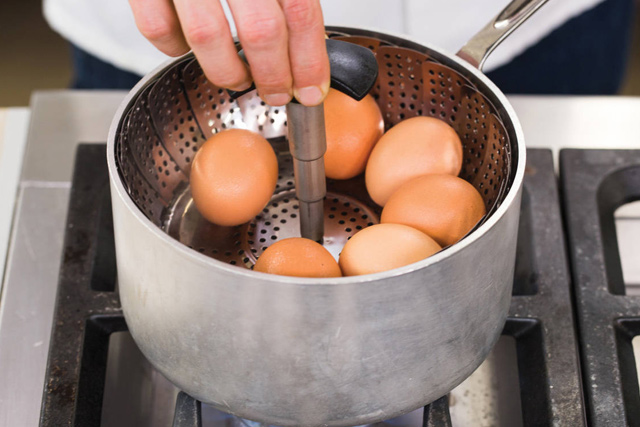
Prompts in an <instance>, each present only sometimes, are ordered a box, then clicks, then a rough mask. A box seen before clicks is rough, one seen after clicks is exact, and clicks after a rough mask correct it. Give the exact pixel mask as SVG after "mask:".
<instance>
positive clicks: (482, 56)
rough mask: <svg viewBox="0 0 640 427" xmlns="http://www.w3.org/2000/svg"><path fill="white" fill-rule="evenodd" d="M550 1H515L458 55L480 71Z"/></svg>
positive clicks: (463, 47)
mask: <svg viewBox="0 0 640 427" xmlns="http://www.w3.org/2000/svg"><path fill="white" fill-rule="evenodd" d="M547 1H548V0H513V1H512V2H511V3H509V5H508V6H507V7H505V8H504V10H503V11H502V12H500V13H499V14H498V16H496V17H495V18H493V20H492V21H491V22H489V23H488V24H487V25H486V26H485V27H484V28H483V29H482V30H480V32H478V33H477V34H476V35H475V36H473V37H472V38H471V40H469V41H468V42H467V44H465V45H464V46H462V48H461V49H460V50H459V51H458V53H457V55H458V56H459V57H460V58H462V59H464V60H465V61H467V62H469V63H470V64H471V65H473V66H474V67H476V68H478V69H479V70H481V69H482V66H483V65H484V62H485V61H486V59H487V57H488V56H489V55H490V54H491V52H493V50H494V49H495V48H496V47H497V46H498V45H499V44H500V43H501V42H502V40H504V39H505V38H506V37H507V36H508V35H509V34H511V32H512V31H513V30H515V29H516V28H518V27H519V26H520V24H522V23H523V22H524V21H526V20H527V19H529V17H530V16H531V15H533V14H534V12H536V11H537V10H538V9H540V7H542V5H544V4H545V3H546V2H547Z"/></svg>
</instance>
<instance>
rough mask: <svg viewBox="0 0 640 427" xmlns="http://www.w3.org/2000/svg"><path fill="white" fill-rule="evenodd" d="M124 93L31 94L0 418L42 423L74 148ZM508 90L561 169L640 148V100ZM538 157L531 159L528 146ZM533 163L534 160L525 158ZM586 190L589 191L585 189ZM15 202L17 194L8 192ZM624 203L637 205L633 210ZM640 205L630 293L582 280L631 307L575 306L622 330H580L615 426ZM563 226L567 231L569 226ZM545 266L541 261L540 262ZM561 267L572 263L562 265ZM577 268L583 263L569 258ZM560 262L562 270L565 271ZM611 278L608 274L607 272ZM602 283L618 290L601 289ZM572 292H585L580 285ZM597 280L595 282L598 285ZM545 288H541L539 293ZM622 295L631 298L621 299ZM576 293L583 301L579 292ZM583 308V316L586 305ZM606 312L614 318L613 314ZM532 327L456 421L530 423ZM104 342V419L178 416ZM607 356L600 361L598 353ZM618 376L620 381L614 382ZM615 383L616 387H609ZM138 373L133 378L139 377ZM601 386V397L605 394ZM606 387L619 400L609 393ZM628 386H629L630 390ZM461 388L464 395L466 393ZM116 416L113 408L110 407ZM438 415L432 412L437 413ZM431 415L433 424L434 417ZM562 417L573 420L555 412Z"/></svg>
mask: <svg viewBox="0 0 640 427" xmlns="http://www.w3.org/2000/svg"><path fill="white" fill-rule="evenodd" d="M124 95H125V92H107V91H73V92H72V91H45V92H37V93H35V94H34V96H33V97H32V101H31V120H30V124H29V132H28V138H27V148H26V154H25V159H24V166H23V168H22V175H21V180H20V186H19V188H18V193H17V197H16V204H15V214H14V223H13V226H12V232H11V241H10V244H9V248H8V257H7V264H6V270H5V272H4V277H3V282H2V290H1V291H2V294H1V295H0V426H2V427H5V426H11V427H13V426H24V427H34V426H37V425H39V423H40V421H39V418H40V413H41V406H42V404H41V400H42V390H43V383H44V377H45V369H46V368H45V364H46V360H47V356H48V353H49V343H50V336H51V324H52V318H53V309H54V303H55V299H56V292H57V289H58V273H59V270H60V265H61V263H60V254H61V252H62V246H63V240H64V239H65V237H64V231H65V227H66V224H65V221H66V220H65V218H66V216H67V210H68V209H67V208H68V200H69V195H70V192H71V191H70V186H71V185H70V177H71V173H72V169H73V167H72V163H73V158H74V154H75V150H76V146H77V144H78V143H79V142H80V141H86V142H99V141H104V139H105V137H106V134H107V130H108V128H109V124H110V122H111V119H112V117H113V115H114V113H115V110H116V108H117V107H118V105H119V103H120V102H121V100H122V98H123V97H124ZM509 100H510V102H511V103H512V105H513V107H514V109H515V111H516V113H517V114H518V118H519V120H520V122H521V124H522V127H523V130H524V134H525V136H526V144H527V146H528V147H544V148H546V147H549V148H551V149H552V152H553V154H554V160H555V164H556V172H557V167H558V162H557V159H558V156H557V154H558V151H559V150H560V149H561V148H563V147H576V148H598V147H603V148H604V147H606V148H639V147H640V144H639V143H638V141H640V127H638V126H637V117H638V116H639V115H640V98H631V97H565V96H555V97H554V96H509ZM530 157H531V158H533V156H531V155H530ZM623 157H624V156H623ZM617 161H618V162H620V161H621V160H620V159H618V160H617ZM531 165H532V164H531V162H530V163H529V166H531ZM590 167H592V166H587V168H590ZM614 168H615V167H614ZM595 169H597V168H595ZM529 172H531V171H529ZM528 177H529V175H528ZM528 179H529V178H527V180H528ZM549 182H553V183H555V179H550V180H549ZM591 185H593V184H591ZM560 193H562V194H564V195H566V194H568V193H569V191H568V190H566V189H563V188H561V189H560ZM579 197H580V196H577V198H579ZM586 197H592V196H590V195H588V194H587V196H586ZM575 198H576V196H574V199H575ZM525 199H526V195H525ZM9 203H11V201H10V200H9ZM525 203H526V201H525ZM565 204H566V200H565ZM627 207H630V208H632V209H626V208H627ZM639 207H640V204H639V203H636V204H635V207H634V206H633V204H631V205H625V206H623V207H622V208H619V209H618V210H617V211H616V214H615V217H616V229H617V246H618V247H619V249H620V252H621V260H620V261H621V264H622V270H623V276H624V277H623V279H624V284H625V286H624V291H623V293H624V294H626V295H621V294H620V293H621V292H620V286H617V289H618V290H617V291H616V290H614V291H612V290H611V289H616V286H614V287H610V285H609V284H607V285H602V284H599V285H598V281H600V283H604V282H602V277H600V278H598V279H597V280H595V279H594V280H592V282H593V283H596V285H595V286H594V287H591V288H590V287H589V286H588V283H590V282H589V281H585V279H584V277H586V276H585V273H583V276H582V278H581V283H583V284H584V288H585V289H586V290H585V291H584V292H583V293H582V295H583V296H584V295H589V294H590V293H593V292H596V291H595V289H598V288H599V290H597V292H596V295H597V296H602V295H604V296H607V295H608V296H607V297H605V298H604V299H603V301H606V302H607V304H609V301H620V302H621V303H620V304H619V305H618V307H617V308H621V307H622V306H623V305H624V304H627V306H628V308H629V310H626V311H625V310H619V309H616V310H613V311H610V312H608V313H607V310H608V309H610V308H611V305H607V304H603V306H602V307H598V303H599V301H600V300H599V299H598V298H597V297H595V296H594V297H593V298H592V299H591V300H590V302H589V305H587V306H585V307H583V308H578V305H576V307H575V311H574V312H575V313H576V315H577V319H576V320H579V319H580V318H582V317H584V316H583V315H584V312H587V313H589V312H590V311H593V312H598V313H599V314H598V315H597V316H591V317H592V318H596V317H597V318H600V324H596V323H594V324H592V325H591V326H589V325H587V326H583V324H584V322H583V321H580V322H579V324H580V325H581V328H583V329H581V330H588V329H589V328H591V327H593V329H594V330H593V331H592V333H591V335H594V336H595V335H598V334H599V335H601V336H604V337H606V336H607V334H609V335H611V336H613V337H614V340H613V342H615V343H616V344H615V345H616V347H614V348H610V347H608V344H610V343H611V342H612V340H611V339H610V338H608V340H607V341H597V340H594V341H591V342H585V341H584V340H582V342H579V344H581V349H582V354H583V359H582V366H583V371H582V375H581V379H582V380H583V382H584V385H583V389H584V395H585V396H586V404H585V409H586V410H587V413H588V414H589V425H591V424H593V423H594V422H595V421H594V419H595V418H596V417H599V419H600V420H601V421H600V424H596V425H617V424H615V423H612V424H608V423H607V418H606V417H608V416H610V414H611V413H617V416H618V418H610V419H611V420H613V419H615V420H621V419H625V420H626V421H622V423H621V424H620V425H634V423H633V418H632V417H633V416H635V412H633V409H631V410H628V409H627V405H628V404H627V403H625V408H622V409H620V406H621V405H622V403H620V401H619V397H620V395H622V396H623V399H626V400H627V401H630V402H632V403H633V399H634V398H636V397H637V391H636V390H635V388H637V382H636V376H635V374H636V372H637V371H638V368H634V367H633V363H634V361H635V355H634V352H635V354H638V352H639V351H640V338H639V336H640V333H639V331H637V330H636V329H635V328H634V327H633V325H634V322H633V320H634V319H633V317H626V316H628V315H632V314H634V313H633V312H632V307H633V306H634V301H636V300H637V297H636V296H637V295H640V262H638V255H637V254H638V253H640V249H639V248H640V209H639ZM579 210H580V208H573V212H574V213H576V212H577V213H579ZM564 211H565V215H564V218H563V219H566V217H567V216H568V215H566V212H567V211H568V209H564ZM583 214H584V215H586V216H590V215H591V216H592V217H591V219H590V222H587V223H582V224H581V225H580V227H579V228H578V229H582V230H583V231H584V230H587V231H588V232H589V233H592V234H593V233H599V232H600V231H599V230H600V227H601V225H599V224H596V222H597V221H594V220H593V213H588V212H585V213H583ZM538 215H539V219H538V220H537V221H538V223H541V222H544V221H545V218H546V216H545V215H544V214H541V213H539V214H538ZM553 216H554V215H551V219H552V221H551V224H552V227H551V229H554V228H557V227H556V226H555V225H553V223H554V221H555V220H553ZM585 227H586V228H585ZM594 230H595V231H594ZM566 231H567V230H566V229H565V233H566ZM605 235H608V236H609V237H607V238H606V239H605V238H604V237H603V239H602V240H609V241H611V239H612V238H611V235H612V233H611V231H610V229H609V231H607V230H604V231H602V236H605ZM561 236H562V232H560V234H559V235H558V236H556V239H560V238H561ZM534 237H535V236H534ZM614 238H615V237H614ZM573 239H574V237H573V236H570V240H573ZM590 240H591V239H583V243H582V244H581V245H577V246H573V243H572V246H570V247H569V248H568V251H569V253H570V254H571V255H572V263H571V264H575V263H576V259H582V258H584V259H583V260H582V262H581V263H582V265H583V266H584V265H588V261H589V260H590V259H591V257H594V254H595V255H597V254H598V252H602V249H598V246H597V245H595V249H593V248H592V249H590V250H588V251H587V252H585V253H586V254H587V257H583V252H582V251H583V250H584V249H585V248H586V246H588V245H586V246H585V243H584V242H589V241H590ZM596 240H597V239H596ZM534 241H535V239H534ZM2 243H3V242H0V244H2ZM561 244H564V243H561ZM598 244H599V243H598ZM605 247H606V248H607V249H606V251H610V245H605ZM577 248H579V249H577ZM552 252H554V251H552ZM614 253H615V252H614ZM594 259H595V260H596V261H597V262H596V263H595V264H599V265H602V263H601V261H600V260H598V256H595V257H594ZM538 267H539V266H535V265H534V269H537V268H538ZM541 267H542V268H540V270H544V268H545V267H548V265H546V264H543V265H542V266H541ZM563 268H566V265H565V266H564V267H563ZM572 268H574V270H575V267H574V266H573V265H572ZM608 268H609V267H608ZM519 269H520V267H519ZM525 270H526V269H525ZM562 271H564V272H565V273H566V270H562ZM546 273H547V276H548V277H552V278H553V277H555V271H554V270H547V271H546ZM562 274H564V273H562ZM574 275H575V271H574ZM562 280H564V279H562ZM562 280H561V281H562ZM606 280H607V283H608V281H609V280H610V279H606ZM105 282H109V280H105ZM577 282H578V280H576V283H577ZM604 288H609V289H610V290H609V291H605V292H601V290H602V289H604ZM572 290H573V291H574V293H576V294H577V292H575V290H576V289H575V286H573V287H572ZM592 290H594V291H593V292H591V291H592ZM616 292H617V293H616ZM111 294H113V293H111ZM543 295H545V297H542V296H543ZM547 296H548V294H547V291H546V290H545V289H544V287H539V288H538V291H537V293H536V295H521V296H517V295H516V296H514V300H513V304H512V312H513V308H514V306H515V305H516V304H524V305H525V306H527V305H530V306H531V307H533V305H535V303H533V302H531V301H534V300H535V298H538V297H540V298H543V299H544V298H546V297H547ZM634 298H636V299H634ZM583 299H584V298H583ZM547 301H548V300H547ZM623 301H626V302H625V303H624V304H623V303H622V302H623ZM575 302H576V303H578V298H577V299H576V301H575ZM580 310H582V312H583V314H580ZM619 313H623V314H624V316H623V317H619ZM533 314H534V315H535V313H533ZM607 318H610V319H615V320H607ZM627 320H632V321H631V322H628V321H627ZM547 324H548V322H540V323H539V325H540V326H539V327H538V329H537V330H538V331H542V335H543V336H546V333H547ZM612 324H613V326H612ZM577 326H578V322H576V323H574V325H573V327H574V328H577ZM552 329H553V328H552ZM534 330H535V328H534ZM535 334H538V332H535ZM535 334H534V335H535ZM583 335H584V334H583ZM526 336H533V335H529V334H528V333H523V334H521V335H520V336H518V337H513V336H508V335H503V337H502V338H501V339H500V341H499V342H498V344H497V346H496V347H495V349H494V350H493V352H492V354H491V355H490V356H489V358H488V359H487V361H486V362H485V363H484V364H483V365H482V366H481V367H480V368H479V369H478V371H477V372H476V373H474V375H473V376H471V377H470V378H469V379H468V380H467V381H466V382H465V383H464V384H463V385H461V386H460V387H459V388H458V389H456V390H454V392H453V393H452V394H451V395H450V396H449V399H448V401H449V403H450V412H451V418H452V422H453V425H454V426H461V425H481V426H482V425H515V426H518V425H522V421H521V420H520V419H521V418H522V416H523V412H524V407H523V406H526V403H524V402H526V401H527V399H529V398H530V397H529V396H530V395H531V394H530V393H526V394H525V393H522V391H521V390H520V383H521V382H522V381H523V378H524V377H523V376H522V375H521V374H520V372H519V370H520V369H519V368H520V365H521V363H522V362H521V360H522V359H521V355H522V352H523V350H522V348H523V347H522V345H523V344H522V343H524V342H531V340H528V341H527V340H526V339H524V337H526ZM108 340H109V350H108V354H107V368H106V370H107V377H106V382H105V388H104V391H103V395H104V396H103V400H102V414H103V416H102V418H101V421H102V425H106V426H108V425H122V426H127V425H145V424H144V423H140V424H136V422H135V418H133V421H123V420H122V418H124V417H120V415H118V411H121V412H122V413H123V414H127V415H128V414H135V413H138V412H145V411H146V413H147V416H146V417H147V418H148V419H151V421H149V422H147V424H146V425H162V423H161V421H160V420H165V421H166V420H169V421H166V423H168V424H166V423H165V425H170V424H171V418H172V417H173V416H174V411H175V409H174V405H175V397H176V394H177V390H175V389H174V388H172V386H170V385H168V383H167V382H166V380H164V379H163V378H162V377H161V376H160V375H159V374H158V373H157V372H155V371H154V370H153V369H151V367H150V366H149V364H148V363H147V362H146V360H145V359H144V357H142V355H141V354H140V352H139V351H138V350H137V347H135V344H134V343H133V341H132V339H131V337H130V335H129V334H128V332H126V331H121V332H116V333H112V334H110V335H109V338H108ZM632 347H633V350H632ZM587 348H591V349H592V350H591V354H592V356H591V359H590V361H589V363H591V365H592V366H591V367H590V368H585V367H584V365H585V364H587V363H585V358H584V354H585V353H586V351H584V349H587ZM594 349H595V350H594ZM600 357H601V358H602V362H599V358H600ZM616 360H617V361H616ZM599 365H600V366H599ZM570 366H571V365H570ZM595 368H599V371H598V372H596V370H595ZM616 369H620V372H619V375H617V374H615V371H616ZM587 370H590V371H589V372H590V375H589V376H586V374H585V373H584V372H586V371H587ZM611 373H614V375H611ZM593 374H596V375H595V376H594V375H593ZM541 375H542V374H541ZM592 377H593V379H592ZM614 377H615V380H613V381H607V379H611V378H614ZM525 379H526V378H525ZM163 381H164V383H163ZM544 381H545V380H542V381H538V383H544ZM525 382H526V383H528V382H529V381H528V380H527V381H525ZM611 382H613V387H614V388H613V389H608V388H607V387H610V383H611ZM134 383H135V384H137V385H135V386H132V384H134ZM163 384H164V385H163ZM551 385H553V384H551ZM616 387H617V388H616ZM590 389H592V390H593V391H592V390H590ZM608 390H609V392H608ZM634 393H636V397H634V395H633V394H634ZM552 396H553V397H552V398H551V399H556V398H557V397H558V395H555V396H554V395H552ZM602 396H604V397H605V399H604V400H601V401H597V400H598V399H601V398H602ZM610 396H611V397H612V398H611V399H609V397H610ZM624 396H630V398H628V397H624ZM463 397H466V398H467V400H464V399H462V398H463ZM470 397H472V398H470ZM570 400H571V399H569V402H570ZM440 402H443V401H442V400H441V401H440ZM567 404H569V403H567ZM187 409H188V407H187ZM556 409H558V410H560V409H562V406H561V405H556ZM187 413H188V411H187ZM109 414H112V415H113V414H115V415H116V416H115V417H111V416H110V415H109ZM149 414H150V415H149ZM465 414H467V415H468V414H476V417H477V418H476V420H477V419H478V418H479V419H482V420H483V421H481V422H477V423H475V424H472V423H470V422H465V420H468V419H469V418H463V416H464V415H465ZM202 415H203V418H204V419H205V421H204V422H205V425H210V423H209V422H210V421H211V418H212V417H213V418H215V417H216V416H217V417H218V421H217V422H219V423H220V422H223V423H226V424H216V425H229V426H231V425H245V424H242V422H241V423H240V424H238V422H239V421H238V420H232V421H229V419H228V418H226V417H224V416H222V418H220V414H219V413H218V414H215V413H214V414H213V415H212V411H211V408H209V407H206V406H204V407H203V408H202ZM119 417H120V418H119ZM154 417H155V418H154ZM603 417H604V418H603ZM620 417H621V418H620ZM143 418H144V416H143ZM130 419H131V418H130ZM431 420H432V421H433V417H432V418H431ZM498 420H499V421H500V422H498ZM514 420H515V421H514ZM629 420H631V421H629ZM127 422H128V424H127ZM394 422H396V423H402V422H404V423H405V424H404V425H420V423H421V422H422V413H421V411H418V412H416V413H412V414H409V415H408V416H406V417H405V418H404V419H402V420H394ZM549 422H551V420H549V419H547V422H545V423H543V425H546V424H547V423H549ZM390 423H391V422H389V424H390ZM396 425H403V424H396ZM431 425H433V423H432V422H431ZM556 425H572V424H566V423H563V422H562V421H561V420H560V421H558V419H556ZM577 425H583V424H582V423H578V424H577Z"/></svg>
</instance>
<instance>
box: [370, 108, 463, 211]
mask: <svg viewBox="0 0 640 427" xmlns="http://www.w3.org/2000/svg"><path fill="white" fill-rule="evenodd" d="M461 168H462V142H461V141H460V138H459V137H458V134H457V133H456V131H455V130H454V129H453V128H452V127H451V126H449V125H448V124H447V123H445V122H443V121H442V120H439V119H435V118H433V117H423V116H418V117H412V118H410V119H407V120H404V121H402V122H400V123H398V124H397V125H395V126H394V127H392V128H391V129H389V130H388V131H387V132H386V133H385V134H384V135H383V136H382V138H380V140H379V141H378V143H377V144H376V146H375V147H374V148H373V151H372V152H371V156H370V157H369V161H368V163H367V167H366V173H365V179H366V186H367V191H368V192H369V195H370V196H371V198H372V199H373V201H374V202H376V203H377V204H379V205H380V206H384V205H385V204H386V203H387V200H389V197H391V194H393V192H394V191H395V190H397V189H398V188H399V187H400V186H401V185H402V184H404V183H405V182H407V181H410V180H411V179H413V178H417V177H419V176H422V175H426V174H434V173H435V174H449V175H452V176H457V175H458V174H459V173H460V169H461Z"/></svg>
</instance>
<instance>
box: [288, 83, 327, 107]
mask: <svg viewBox="0 0 640 427" xmlns="http://www.w3.org/2000/svg"><path fill="white" fill-rule="evenodd" d="M295 92H296V98H297V99H298V101H300V103H301V104H303V105H306V106H309V107H310V106H314V105H318V104H320V103H321V102H322V100H323V99H324V94H323V93H322V90H321V89H320V88H319V87H318V86H307V87H303V88H302V89H297V90H296V91H295Z"/></svg>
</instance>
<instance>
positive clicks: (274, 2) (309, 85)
mask: <svg viewBox="0 0 640 427" xmlns="http://www.w3.org/2000/svg"><path fill="white" fill-rule="evenodd" d="M129 3H130V5H131V9H132V11H133V15H134V17H135V20H136V25H137V26H138V29H139V30H140V32H141V33H142V34H143V35H144V36H145V37H146V38H147V39H148V40H149V41H151V43H153V44H154V45H155V46H156V47H157V48H158V49H159V50H161V51H162V52H164V53H165V54H167V55H169V56H179V55H182V54H184V53H186V52H188V51H189V50H193V52H194V54H195V55H196V57H197V58H198V62H199V63H200V65H201V66H202V69H203V70H204V73H205V74H206V76H207V78H208V79H209V80H210V81H211V83H213V84H215V85H217V86H220V87H224V88H228V89H232V90H235V91H240V90H244V89H247V88H249V86H250V85H251V82H252V80H253V82H255V85H256V87H257V88H258V93H259V94H260V97H261V98H262V99H263V100H264V101H265V102H266V103H267V104H269V105H273V106H276V105H284V104H286V103H288V102H289V101H290V100H291V99H292V96H295V97H296V99H297V100H298V101H300V103H302V104H303V105H307V106H312V105H317V104H319V103H320V102H322V101H323V100H324V97H325V96H326V94H327V92H328V91H329V83H330V74H329V73H330V70H329V59H328V57H327V51H326V47H325V36H324V23H323V19H322V9H321V8H320V2H319V0H259V1H256V0H228V3H229V7H230V9H231V13H232V15H233V18H234V21H235V23H236V27H237V29H238V37H239V39H240V43H241V44H242V48H243V49H244V53H245V55H246V58H247V61H248V63H249V66H250V70H249V69H248V67H247V65H246V64H245V63H244V61H242V60H241V59H240V57H239V56H238V54H237V52H236V48H235V46H234V42H233V37H232V35H231V30H230V28H229V23H228V22H227V19H226V17H225V15H224V10H223V8H222V5H221V3H220V0H173V4H171V2H170V1H169V0H129Z"/></svg>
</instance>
